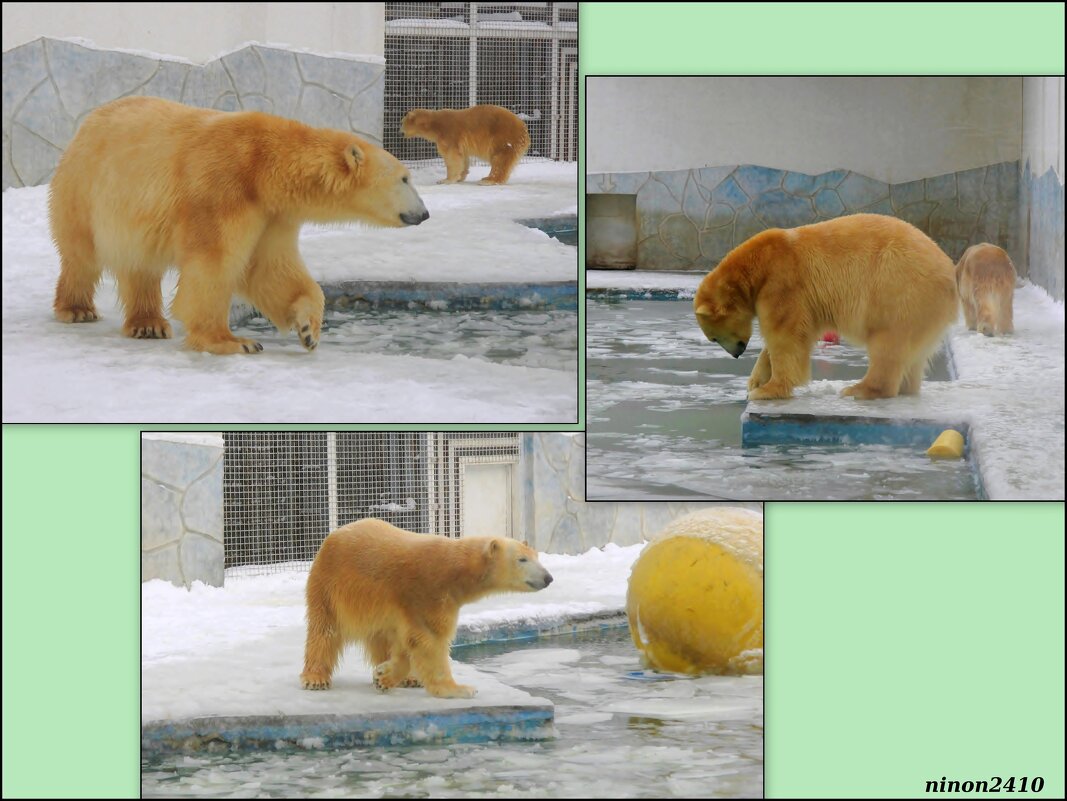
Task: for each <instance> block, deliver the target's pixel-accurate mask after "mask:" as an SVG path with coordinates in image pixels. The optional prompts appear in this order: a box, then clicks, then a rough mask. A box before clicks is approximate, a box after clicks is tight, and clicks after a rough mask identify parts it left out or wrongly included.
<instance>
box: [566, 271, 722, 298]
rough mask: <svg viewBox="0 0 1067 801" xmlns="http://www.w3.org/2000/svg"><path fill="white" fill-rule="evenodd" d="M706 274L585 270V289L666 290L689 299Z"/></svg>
mask: <svg viewBox="0 0 1067 801" xmlns="http://www.w3.org/2000/svg"><path fill="white" fill-rule="evenodd" d="M705 275H707V273H671V272H648V271H645V270H586V272H585V288H586V289H619V290H625V291H629V292H635V291H639V290H651V289H666V290H674V291H676V292H678V296H679V297H681V298H691V297H693V296H694V295H695V294H696V291H697V287H699V286H700V282H701V281H703V280H704V276H705Z"/></svg>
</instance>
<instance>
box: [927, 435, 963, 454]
mask: <svg viewBox="0 0 1067 801" xmlns="http://www.w3.org/2000/svg"><path fill="white" fill-rule="evenodd" d="M926 455H927V456H929V457H930V458H931V459H959V458H960V457H962V456H963V434H961V433H960V432H959V431H956V430H954V429H951V428H950V429H948V430H946V431H942V432H941V433H940V434H938V436H937V439H935V440H934V444H933V445H931V446H930V447H929V449H928V450H927V451H926Z"/></svg>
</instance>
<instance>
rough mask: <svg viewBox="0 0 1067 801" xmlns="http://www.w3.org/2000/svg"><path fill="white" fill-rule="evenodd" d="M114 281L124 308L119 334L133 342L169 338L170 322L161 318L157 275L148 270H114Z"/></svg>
mask: <svg viewBox="0 0 1067 801" xmlns="http://www.w3.org/2000/svg"><path fill="white" fill-rule="evenodd" d="M115 279H116V281H117V283H118V290H119V298H120V299H121V300H122V305H123V307H124V308H125V309H126V321H125V322H124V323H123V325H122V333H123V334H125V335H126V336H128V337H133V338H134V339H170V336H171V328H170V323H169V322H167V318H166V317H165V316H164V315H163V292H162V290H161V289H160V285H159V282H160V276H159V275H158V274H157V273H155V272H154V271H150V270H129V271H122V272H118V271H116V273H115Z"/></svg>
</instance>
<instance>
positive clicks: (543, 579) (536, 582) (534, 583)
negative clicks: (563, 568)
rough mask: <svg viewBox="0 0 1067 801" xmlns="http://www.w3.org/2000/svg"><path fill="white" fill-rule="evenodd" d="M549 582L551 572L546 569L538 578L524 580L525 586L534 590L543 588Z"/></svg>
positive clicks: (550, 580)
mask: <svg viewBox="0 0 1067 801" xmlns="http://www.w3.org/2000/svg"><path fill="white" fill-rule="evenodd" d="M551 583H552V574H551V573H549V572H548V571H547V570H545V571H544V575H542V576H540V577H539V579H532V580H528V581H527V582H526V584H527V586H529V587H532V588H533V589H535V590H543V589H544V588H545V587H547V586H548V585H549V584H551Z"/></svg>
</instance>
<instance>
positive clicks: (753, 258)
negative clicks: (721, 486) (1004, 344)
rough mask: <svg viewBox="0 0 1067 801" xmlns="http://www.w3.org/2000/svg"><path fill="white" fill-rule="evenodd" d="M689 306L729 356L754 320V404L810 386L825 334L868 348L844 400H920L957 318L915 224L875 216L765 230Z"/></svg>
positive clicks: (945, 264)
mask: <svg viewBox="0 0 1067 801" xmlns="http://www.w3.org/2000/svg"><path fill="white" fill-rule="evenodd" d="M693 305H694V310H695V311H696V318H697V323H698V324H699V325H700V328H701V330H703V332H704V335H705V336H706V337H707V338H708V339H709V340H711V341H712V342H717V343H718V344H719V345H721V346H722V347H723V348H724V349H725V350H726V352H727V353H729V354H731V355H732V356H734V357H735V358H736V357H738V356H740V355H741V354H742V353H743V352H744V350H745V348H746V346H747V344H748V340H749V338H750V337H751V336H752V318H753V317H757V318H759V324H760V333H761V334H762V335H763V341H764V348H763V350H762V351H761V352H760V354H759V357H758V358H757V359H756V365H755V367H754V368H753V370H752V375H751V377H750V378H749V381H748V390H749V392H748V397H749V398H751V399H753V400H763V399H769V398H788V397H790V396H791V395H792V393H793V388H794V387H797V386H800V385H801V384H806V383H807V382H808V381H809V380H810V378H811V350H812V347H813V346H814V344H815V342H816V340H817V339H818V338H819V336H820V335H821V334H822V333H823V332H824V331H826V330H827V329H832V330H835V331H837V332H839V333H840V335H841V336H842V337H843V338H845V339H847V340H849V341H851V342H854V343H857V344H862V345H866V347H867V356H868V368H867V374H866V375H865V376H864V377H863V379H862V380H861V381H860V382H858V383H856V384H853V385H851V386H849V387H846V388H845V389H844V390H843V391H842V395H851V396H852V397H854V398H857V399H869V398H892V397H895V396H896V395H897V394H899V393H903V394H917V393H918V392H919V387H920V384H921V383H922V378H923V373H924V371H925V369H926V363H927V360H928V359H929V357H930V356H931V355H932V354H933V353H934V352H935V351H936V350H937V348H938V347H939V345H940V344H941V340H942V338H943V336H944V333H945V329H946V328H948V326H949V325H950V324H951V323H952V322H953V321H955V319H956V317H957V314H958V309H959V301H958V300H957V297H956V277H955V268H954V265H953V264H952V260H951V259H950V258H949V257H948V256H946V255H945V253H944V252H943V251H942V250H941V249H940V248H939V247H938V246H937V245H936V244H935V243H934V242H933V240H931V239H930V238H929V237H928V236H926V234H924V233H923V232H922V231H920V230H919V229H918V228H916V227H915V226H913V225H909V224H908V223H906V222H904V221H903V220H898V219H896V218H895V217H887V216H884V215H880V214H853V215H850V216H846V217H838V218H836V219H833V220H827V221H826V222H821V223H815V224H813V225H804V226H800V227H799V228H789V229H781V228H771V229H768V230H766V231H762V232H760V233H758V234H756V235H755V236H753V237H752V238H751V239H748V240H747V241H745V242H742V243H741V244H740V245H738V246H737V247H736V248H734V249H733V250H732V251H730V253H728V254H727V255H726V257H725V258H724V259H723V260H722V261H721V262H720V263H719V265H718V266H717V267H716V268H715V269H714V270H712V271H711V272H710V273H708V275H707V276H705V277H704V280H703V281H702V282H701V284H700V287H699V288H698V289H697V293H696V297H695V298H694V302H693Z"/></svg>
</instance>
